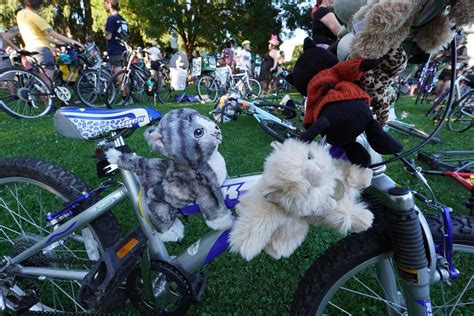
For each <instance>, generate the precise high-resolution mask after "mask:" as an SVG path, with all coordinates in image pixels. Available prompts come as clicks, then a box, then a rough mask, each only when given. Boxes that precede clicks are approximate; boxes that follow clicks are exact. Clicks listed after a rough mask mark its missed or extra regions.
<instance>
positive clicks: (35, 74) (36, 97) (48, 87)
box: [0, 45, 115, 118]
mask: <svg viewBox="0 0 474 316" xmlns="http://www.w3.org/2000/svg"><path fill="white" fill-rule="evenodd" d="M64 47H65V52H63V53H62V54H61V55H60V60H64V61H65V62H66V63H68V64H70V65H73V70H72V71H71V73H70V74H69V76H68V78H67V79H66V80H65V81H64V80H62V78H61V74H60V72H59V71H58V70H57V67H58V64H55V65H54V66H55V67H56V71H55V73H54V77H53V78H49V77H48V76H47V75H46V73H45V71H44V70H43V68H42V65H40V64H39V63H38V62H37V60H36V59H35V58H34V55H36V54H37V53H36V52H28V51H24V50H21V51H19V52H17V53H18V54H19V55H20V56H21V57H26V56H29V57H31V58H32V68H31V69H30V70H25V69H23V68H20V67H16V66H12V67H9V68H5V69H2V70H1V71H0V81H2V82H5V85H6V86H7V87H11V88H10V89H11V90H12V91H9V92H8V93H7V94H6V95H5V94H3V93H2V99H1V100H2V101H3V104H2V109H3V110H4V111H5V112H6V113H7V114H9V115H11V116H13V117H15V118H37V117H41V116H43V115H46V114H48V113H49V112H50V111H51V110H52V108H53V103H54V99H55V98H57V99H59V100H60V101H61V102H62V103H63V104H65V105H69V103H70V101H71V99H72V94H71V92H70V90H69V84H70V83H71V82H72V81H73V78H74V76H75V75H77V79H76V84H75V85H74V88H73V89H74V91H75V93H76V95H77V96H78V98H79V100H80V101H81V102H82V103H84V104H85V105H86V106H98V107H101V106H103V104H102V103H100V104H95V102H96V101H97V98H94V99H93V100H92V99H91V98H89V97H87V96H86V94H87V93H88V92H87V91H88V90H89V87H90V86H91V83H90V81H91V79H92V78H94V79H96V80H94V81H93V83H92V85H93V87H94V90H102V91H103V90H104V88H103V84H104V82H105V81H107V80H108V78H110V76H108V72H107V71H106V70H104V69H102V68H98V67H97V66H96V65H97V64H95V65H92V66H91V65H90V63H91V62H92V60H91V59H90V58H89V57H87V54H88V51H86V50H80V49H79V48H76V47H74V46H70V45H66V46H64ZM61 57H64V59H61ZM87 67H89V68H87ZM39 74H42V75H43V77H44V78H47V80H48V83H46V82H45V81H44V80H43V78H42V77H40V76H39ZM10 89H9V90H10ZM111 93H112V91H111ZM113 93H115V90H114V91H113ZM92 101H93V102H92Z"/></svg>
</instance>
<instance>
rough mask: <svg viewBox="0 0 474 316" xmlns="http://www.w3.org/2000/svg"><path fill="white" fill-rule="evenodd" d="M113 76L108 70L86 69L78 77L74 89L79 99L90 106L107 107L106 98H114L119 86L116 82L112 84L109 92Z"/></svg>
mask: <svg viewBox="0 0 474 316" xmlns="http://www.w3.org/2000/svg"><path fill="white" fill-rule="evenodd" d="M111 78H112V76H111V75H110V73H109V72H108V71H106V70H103V69H86V70H85V71H84V72H83V73H81V75H80V76H79V77H78V78H77V80H76V84H75V85H74V91H75V92H76V95H77V97H78V99H79V101H81V102H82V104H84V105H85V106H88V107H93V108H103V107H106V105H107V101H106V100H105V98H110V99H111V100H113V99H115V97H116V94H117V87H116V85H114V84H113V85H111V86H110V91H108V92H107V89H109V83H110V80H111Z"/></svg>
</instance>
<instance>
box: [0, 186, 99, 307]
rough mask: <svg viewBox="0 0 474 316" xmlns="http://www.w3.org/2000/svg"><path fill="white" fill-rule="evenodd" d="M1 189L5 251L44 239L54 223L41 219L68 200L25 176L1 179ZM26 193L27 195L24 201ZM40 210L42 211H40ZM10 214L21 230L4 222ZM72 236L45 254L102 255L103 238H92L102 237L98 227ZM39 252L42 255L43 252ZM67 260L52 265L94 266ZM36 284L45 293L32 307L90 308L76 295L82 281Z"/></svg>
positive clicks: (0, 245)
mask: <svg viewBox="0 0 474 316" xmlns="http://www.w3.org/2000/svg"><path fill="white" fill-rule="evenodd" d="M0 193H1V194H0V210H2V211H3V214H4V215H5V216H2V219H1V220H0V234H1V237H0V249H2V251H5V243H8V244H9V245H10V246H13V244H15V243H16V242H18V241H19V240H22V241H25V240H33V239H36V238H38V239H42V238H43V237H45V236H47V235H48V234H50V233H51V231H52V229H51V227H49V228H46V225H40V224H39V222H40V221H43V219H44V217H45V215H46V213H45V212H46V211H47V210H49V211H57V210H59V209H61V204H63V203H64V202H65V201H67V198H66V197H65V196H64V195H62V194H61V193H60V192H58V191H57V190H55V189H54V188H52V187H50V186H48V185H46V184H45V183H42V182H39V181H36V180H33V179H29V178H23V177H8V178H2V179H0ZM22 197H25V199H24V200H21V201H20V199H21V198H22ZM53 199H54V201H53ZM34 200H36V202H38V205H36V204H35V207H37V209H36V208H35V207H33V206H31V205H33V203H32V201H34ZM15 201H18V205H15ZM43 203H44V204H43ZM38 210H39V214H36V212H37V211H38ZM28 211H30V212H28ZM37 215H38V216H37ZM15 216H17V219H15ZM10 217H11V218H12V221H13V222H15V223H13V227H14V228H15V227H16V229H17V230H15V229H12V228H10V227H8V226H7V225H8V223H7V224H6V225H4V223H5V222H6V221H7V220H8V218H10ZM15 225H16V226H15ZM6 231H7V232H6ZM7 234H13V236H12V237H9V236H8V235H7ZM3 237H6V238H3ZM70 237H71V238H69V239H67V240H66V241H65V242H64V244H62V245H57V248H55V249H52V250H51V251H50V252H49V253H47V254H46V255H44V257H46V258H57V259H59V258H68V257H70V256H72V257H76V258H82V259H90V260H98V259H99V257H100V253H101V252H102V251H103V249H101V246H100V243H99V242H96V243H95V244H94V242H92V241H91V240H89V238H93V239H95V240H96V241H97V240H98V238H97V236H95V234H94V231H93V230H92V229H90V226H86V227H85V228H84V229H83V230H82V231H78V232H77V233H75V234H74V235H71V236H70ZM86 239H87V241H86ZM78 240H79V241H78ZM81 242H84V245H85V244H86V243H87V242H89V247H88V248H87V249H86V248H84V249H82V248H81V247H80V246H79V244H80V243H81ZM84 245H82V246H84ZM91 245H92V247H91ZM94 245H95V246H96V248H95V249H93V248H94ZM77 247H79V248H80V249H79V248H77ZM7 251H8V255H10V254H11V250H7ZM89 251H90V252H89ZM94 252H95V253H94ZM38 255H41V252H40V253H39V254H38ZM38 255H35V256H38ZM32 260H38V257H36V259H35V257H33V259H32ZM64 262H65V263H63V264H61V263H53V264H50V266H51V267H57V268H62V269H64V268H66V269H78V268H77V266H80V268H79V269H80V270H88V269H89V268H90V267H89V266H84V265H82V264H75V263H73V264H69V263H67V261H64ZM33 266H35V265H33ZM38 266H40V265H38ZM23 280H25V282H28V283H30V281H29V280H30V279H27V278H24V279H23V278H20V282H22V281H23ZM33 280H34V279H33ZM36 284H38V285H39V287H41V291H40V293H41V297H40V302H39V304H36V305H35V306H34V308H33V309H32V310H40V311H50V310H55V311H75V312H81V311H86V310H87V308H86V307H85V306H83V305H81V304H80V303H79V302H78V301H77V299H76V296H77V292H78V290H79V288H80V282H78V281H66V280H53V279H45V280H42V281H40V280H38V281H37V283H36ZM36 284H35V285H36Z"/></svg>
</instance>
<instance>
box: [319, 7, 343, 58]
mask: <svg viewBox="0 0 474 316" xmlns="http://www.w3.org/2000/svg"><path fill="white" fill-rule="evenodd" d="M333 7H334V0H318V1H317V3H316V5H315V6H314V7H313V10H312V11H311V19H312V31H313V41H314V42H315V43H316V45H318V46H319V47H322V48H325V49H327V48H329V46H331V45H332V44H334V43H335V42H336V41H337V38H338V36H339V37H342V35H344V34H345V28H344V27H343V26H341V24H340V23H339V21H338V20H337V18H336V15H335V14H334V13H333V12H332V8H333Z"/></svg>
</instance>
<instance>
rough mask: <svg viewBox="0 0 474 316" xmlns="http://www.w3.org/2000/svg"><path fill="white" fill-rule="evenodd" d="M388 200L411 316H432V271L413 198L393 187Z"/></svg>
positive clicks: (406, 301) (397, 258)
mask: <svg viewBox="0 0 474 316" xmlns="http://www.w3.org/2000/svg"><path fill="white" fill-rule="evenodd" d="M388 197H389V200H390V205H389V207H390V210H389V211H388V213H387V220H388V223H389V225H388V227H389V229H390V236H391V239H392V244H393V252H394V261H395V263H396V266H397V269H398V275H399V279H400V283H401V288H402V291H403V294H404V297H405V303H406V307H407V310H408V314H409V315H410V316H418V315H420V316H421V315H423V316H425V315H426V316H428V315H429V316H431V315H432V310H431V299H430V287H429V284H430V271H429V268H428V259H427V254H426V250H425V244H424V241H423V231H422V227H421V224H420V220H419V218H418V213H417V211H416V210H415V203H414V200H413V194H412V193H411V192H410V191H409V190H408V189H405V188H401V187H393V188H391V189H390V190H388Z"/></svg>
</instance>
